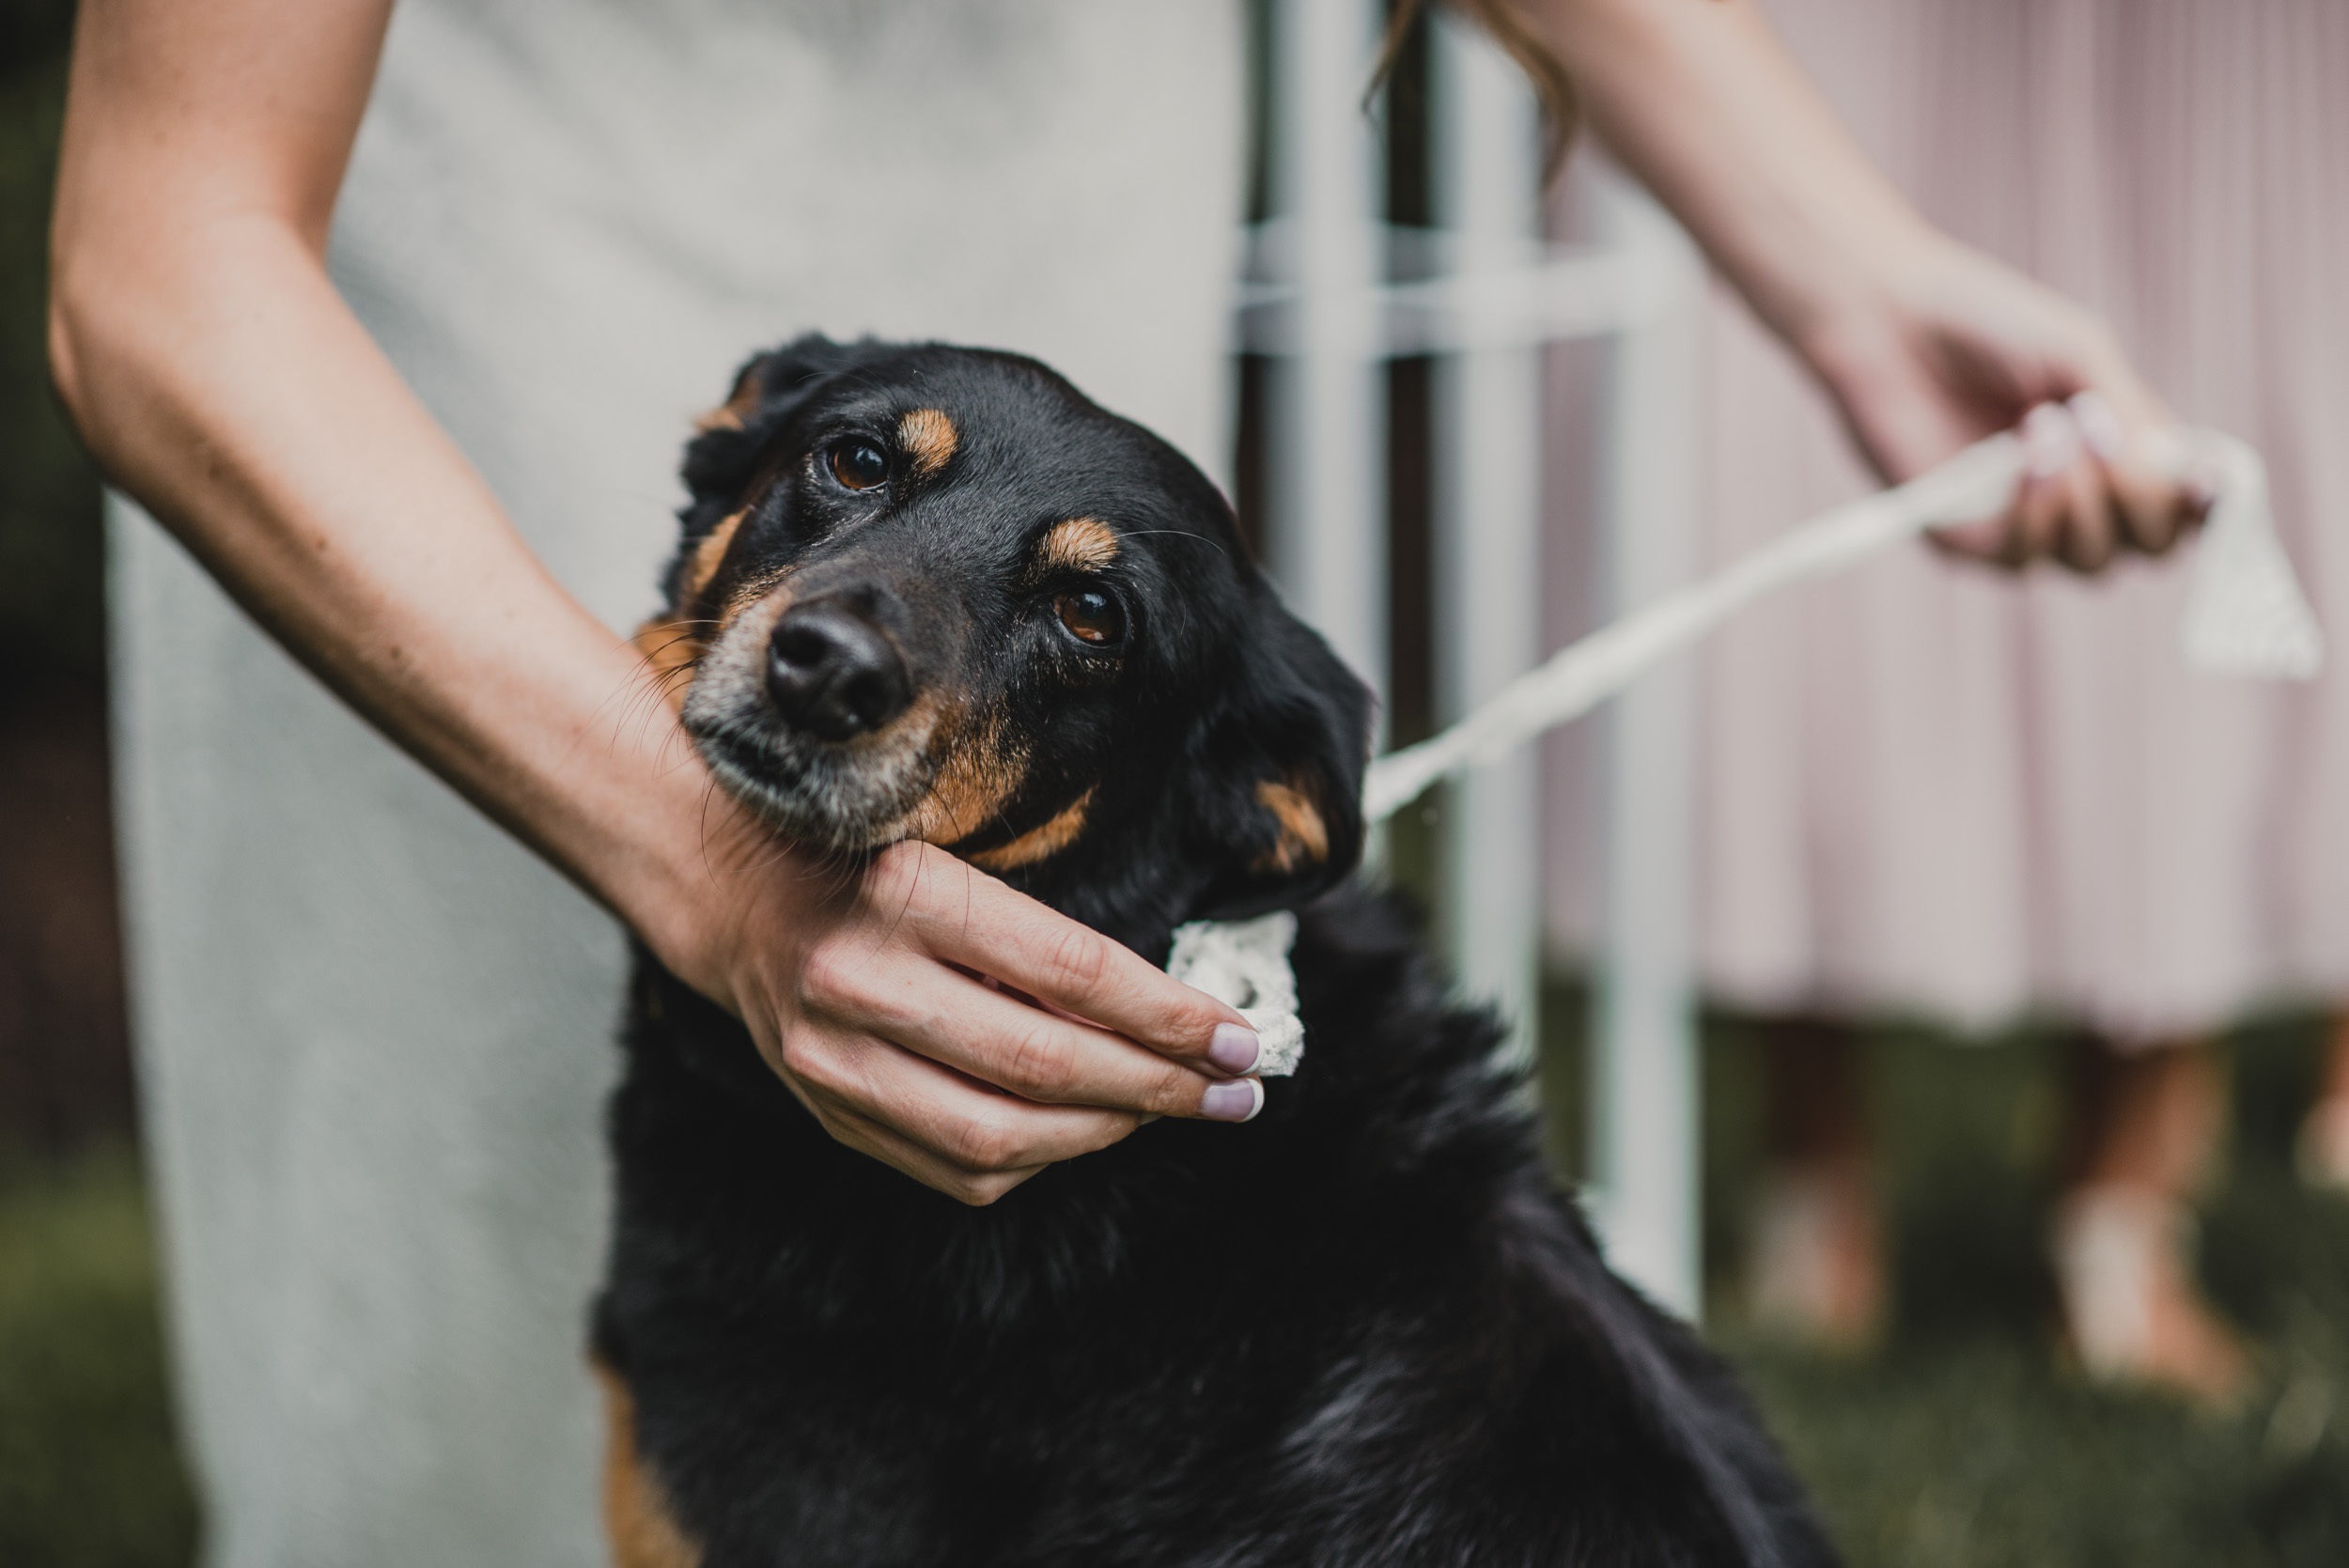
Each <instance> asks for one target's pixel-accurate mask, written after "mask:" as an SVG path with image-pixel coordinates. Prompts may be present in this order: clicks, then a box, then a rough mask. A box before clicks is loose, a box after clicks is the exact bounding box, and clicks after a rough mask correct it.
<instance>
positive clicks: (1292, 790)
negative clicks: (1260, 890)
mask: <svg viewBox="0 0 2349 1568" xmlns="http://www.w3.org/2000/svg"><path fill="white" fill-rule="evenodd" d="M1256 803H1257V804H1258V805H1260V806H1262V807H1264V808H1265V810H1267V811H1268V812H1270V813H1271V814H1272V815H1273V816H1274V817H1276V818H1277V819H1279V821H1280V824H1281V838H1280V841H1279V842H1278V843H1276V844H1275V845H1273V846H1272V847H1271V848H1269V849H1268V850H1266V851H1265V852H1264V853H1263V854H1262V855H1260V856H1258V857H1257V858H1256V869H1257V870H1258V871H1294V870H1296V869H1297V864H1298V862H1299V861H1313V862H1315V863H1319V862H1323V861H1326V860H1328V859H1329V858H1330V827H1329V824H1328V823H1326V822H1324V821H1322V819H1321V812H1320V810H1319V808H1317V807H1316V806H1315V804H1314V803H1313V801H1312V800H1308V799H1307V798H1306V796H1305V792H1304V791H1303V790H1300V789H1298V788H1296V787H1295V786H1294V785H1291V784H1281V783H1279V782H1277V781H1275V780H1272V779H1267V780H1265V781H1264V782H1263V783H1261V784H1258V785H1256Z"/></svg>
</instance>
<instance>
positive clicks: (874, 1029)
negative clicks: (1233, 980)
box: [639, 797, 1261, 1203]
mask: <svg viewBox="0 0 2349 1568" xmlns="http://www.w3.org/2000/svg"><path fill="white" fill-rule="evenodd" d="M709 818H710V820H709V823H708V829H707V831H706V833H705V835H704V845H705V853H704V857H703V862H704V865H703V870H702V874H701V875H699V876H698V877H694V878H692V881H694V882H696V883H698V889H699V891H698V893H697V894H696V895H694V896H691V897H688V898H684V899H681V900H677V901H675V902H674V904H673V907H672V909H671V911H670V914H669V917H668V918H666V919H659V920H653V921H647V922H644V923H640V927H639V928H640V930H645V931H646V939H647V941H648V942H650V944H651V945H652V946H653V948H654V950H655V952H656V953H657V954H659V955H660V956H661V961H662V962H663V963H664V964H666V965H667V966H668V968H669V970H670V971H671V972H672V973H674V974H676V975H677V977H678V978H679V979H681V980H683V981H685V982H686V983H687V984H688V985H690V986H693V987H694V988H695V989H697V990H699V991H701V992H702V993H703V994H704V995H706V996H708V997H709V998H710V999H711V1000H713V1001H717V1002H718V1003H719V1004H721V1005H722V1006H723V1007H725V1008H726V1009H727V1010H728V1011H730V1012H732V1013H733V1014H735V1015H736V1016H737V1017H739V1018H741V1020H742V1021H743V1023H744V1024H745V1025H746V1026H747V1027H748V1028H749V1030H750V1032H751V1035H752V1038H753V1039H754V1041H755V1042H756V1044H757V1047H758V1050H759V1054H760V1055H761V1056H762V1057H763V1058H764V1059H765V1061H766V1063H767V1064H768V1065H769V1066H770V1067H771V1068H773V1069H774V1071H775V1073H776V1075H777V1076H778V1077H780V1078H781V1079H783V1080H784V1082H785V1083H786V1085H787V1086H788V1087H789V1088H790V1090H791V1092H792V1093H793V1094H795V1095H797V1096H798V1097H799V1099H800V1101H801V1103H802V1104H803V1105H805V1106H806V1107H807V1109H808V1110H809V1111H810V1112H811V1113H813V1114H814V1115H815V1116H816V1118H817V1121H818V1122H820V1123H821V1124H822V1126H824V1129H825V1130H826V1131H827V1132H829V1133H831V1134H832V1137H833V1138H835V1139H837V1140H839V1141H841V1142H842V1143H845V1144H847V1145H848V1147H850V1148H852V1149H856V1150H859V1151H860V1152H862V1153H864V1154H867V1155H870V1156H871V1157H874V1158H876V1159H879V1160H880V1161H881V1162H883V1163H884V1164H887V1165H890V1166H893V1167H894V1168H895V1169H897V1170H899V1171H902V1172H905V1173H906V1174H907V1175H910V1176H911V1177H913V1178H914V1179H915V1180H916V1181H919V1182H922V1183H924V1184H925V1185H926V1186H929V1187H932V1188H937V1189H938V1190H939V1191H941V1192H944V1193H947V1194H949V1195H950V1196H952V1197H955V1198H957V1199H960V1200H961V1201H962V1202H964V1203H992V1202H994V1201H995V1200H996V1199H998V1198H1000V1197H1002V1196H1003V1194H1004V1193H1006V1192H1009V1191H1010V1190H1011V1189H1012V1188H1015V1187H1017V1186H1019V1184H1020V1183H1021V1182H1024V1181H1026V1180H1027V1179H1028V1178H1029V1177H1030V1176H1033V1175H1034V1174H1035V1173H1036V1172H1038V1171H1041V1170H1043V1169H1044V1168H1045V1167H1046V1166H1048V1165H1051V1164H1054V1163H1056V1162H1058V1161H1060V1160H1064V1159H1070V1158H1074V1157H1077V1156H1079V1155H1083V1154H1090V1153H1092V1152H1093V1151H1095V1150H1097V1149H1101V1148H1105V1147H1107V1146H1108V1145H1109V1144H1112V1143H1114V1142H1116V1141H1118V1140H1120V1139H1122V1138H1124V1137H1125V1136H1126V1135H1127V1134H1128V1133H1130V1132H1132V1131H1133V1130H1134V1129H1135V1128H1136V1127H1137V1126H1141V1125H1142V1123H1143V1122H1144V1121H1147V1120H1151V1119H1153V1118H1155V1117H1157V1116H1160V1115H1175V1116H1191V1117H1198V1116H1210V1117H1211V1118H1212V1119H1217V1120H1236V1119H1241V1118H1238V1117H1235V1116H1232V1115H1230V1114H1224V1115H1215V1114H1214V1113H1213V1112H1212V1111H1211V1110H1206V1109H1204V1108H1203V1107H1204V1106H1221V1104H1222V1103H1223V1102H1226V1101H1233V1100H1237V1099H1238V1098H1240V1097H1241V1096H1240V1094H1239V1090H1240V1089H1241V1088H1244V1087H1245V1086H1246V1085H1247V1083H1248V1081H1249V1080H1245V1079H1242V1080H1239V1083H1238V1085H1235V1084H1233V1082H1232V1081H1231V1075H1230V1074H1229V1073H1227V1072H1225V1071H1224V1070H1222V1069H1221V1068H1218V1067H1217V1066H1215V1065H1214V1064H1213V1062H1212V1061H1211V1059H1210V1058H1209V1054H1208V1053H1209V1051H1210V1050H1211V1049H1216V1050H1218V1052H1219V1054H1222V1055H1224V1056H1225V1057H1226V1059H1227V1060H1228V1059H1229V1052H1230V1048H1231V1047H1232V1044H1233V1041H1234V1039H1235V1033H1234V1029H1233V1026H1238V1029H1239V1032H1242V1033H1244V1032H1245V1026H1244V1024H1243V1023H1242V1021H1241V1020H1240V1018H1239V1017H1238V1015H1237V1013H1235V1012H1233V1011H1232V1010H1231V1009H1230V1008H1228V1007H1226V1006H1224V1005H1223V1004H1222V1003H1221V1002H1218V1001H1214V1000H1213V999H1211V998H1208V997H1206V996H1204V995H1202V994H1201V993H1199V992H1197V991H1193V990H1191V989H1190V987H1188V986H1183V985H1181V984H1179V983H1177V982H1175V981H1174V980H1172V979H1169V978H1168V977H1167V976H1166V974H1164V973H1163V972H1162V971H1160V970H1158V969H1157V968H1155V967H1154V966H1152V965H1151V964H1149V963H1147V962H1145V961H1144V960H1143V959H1142V958H1141V957H1139V956H1137V955H1135V954H1133V953H1132V952H1130V951H1128V949H1126V948H1124V947H1122V946H1120V945H1119V944H1117V943H1116V942H1113V941H1112V940H1110V939H1108V938H1106V937H1103V936H1101V935H1100V934H1099V933H1097V932H1095V931H1093V930H1091V929H1089V928H1088V927H1086V926H1083V925H1081V924H1078V923H1076V922H1075V921H1072V920H1070V919H1068V918H1067V917H1066V916H1064V915H1062V914H1060V913H1058V912H1057V911H1055V910H1052V909H1050V908H1046V907H1045V906H1044V905H1042V904H1039V903H1037V902H1035V901H1034V899H1031V898H1029V897H1027V896H1026V895H1024V894H1022V893H1017V892H1015V891H1014V890H1012V889H1011V888H1009V887H1006V886H1005V885H1003V883H1002V882H1000V881H998V880H996V879H995V878H994V877H989V876H988V875H987V874H986V873H985V872H983V871H980V870H978V869H977V868H975V867H973V866H971V865H969V864H968V863H966V862H962V861H959V860H957V859H956V858H955V857H954V856H952V855H950V854H948V853H947V852H946V851H944V850H942V849H939V848H936V847H934V846H929V845H926V844H918V843H905V844H898V845H894V846H890V847H889V848H887V849H884V850H882V851H880V852H879V854H878V855H875V856H872V857H871V858H870V859H869V860H860V861H847V860H843V859H842V858H840V857H837V856H827V855H823V854H819V853H817V852H814V851H810V850H806V849H803V848H800V847H797V846H792V845H789V844H787V843H786V842H784V841H783V840H781V839H778V838H777V837H775V836H774V835H773V833H772V832H771V831H769V830H768V829H766V828H765V827H764V826H763V825H762V824H760V823H758V822H757V821H756V820H755V819H754V818H753V817H752V816H751V815H750V814H749V813H748V812H747V811H744V810H743V809H741V808H740V807H739V806H734V805H732V804H731V803H730V802H725V801H724V800H723V797H713V798H712V800H711V801H710V804H709ZM979 976H992V977H994V983H993V984H990V983H988V982H987V981H985V980H982V979H980V978H977V977H979ZM1003 987H1011V988H1012V990H1013V992H1015V993H1024V996H1023V995H1019V994H1006V991H1005V990H1004V989H1003ZM1029 997H1032V998H1034V999H1036V1001H1041V1002H1045V1003H1049V1004H1050V1006H1051V1007H1052V1008H1057V1009H1059V1010H1060V1011H1061V1012H1062V1013H1065V1014H1066V1015H1070V1016H1069V1017H1062V1016H1056V1015H1055V1013H1054V1012H1052V1011H1048V1010H1047V1009H1046V1008H1044V1007H1039V1006H1035V1005H1031V1003H1030V1002H1029V1001H1027V1000H1025V998H1029ZM1084 1019H1094V1020H1098V1022H1099V1023H1101V1024H1106V1025H1109V1026H1111V1028H1101V1027H1096V1026H1095V1024H1093V1023H1087V1022H1084V1021H1082V1020H1084ZM1112 1029H1114V1030H1116V1031H1118V1032H1112ZM1247 1039H1248V1041H1249V1042H1250V1043H1252V1041H1253V1036H1252V1035H1248V1036H1247ZM1138 1042H1143V1043H1138ZM1217 1085H1222V1086H1223V1087H1222V1092H1221V1094H1220V1095H1218V1096H1216V1097H1214V1098H1213V1099H1210V1098H1209V1097H1208V1096H1207V1094H1206V1092H1207V1091H1208V1090H1209V1089H1210V1088H1211V1087H1214V1086H1217ZM1247 1094H1248V1095H1249V1097H1250V1098H1251V1099H1252V1103H1253V1104H1261V1092H1260V1091H1258V1090H1254V1089H1248V1090H1247ZM1250 1113H1251V1114H1252V1110H1251V1112H1250Z"/></svg>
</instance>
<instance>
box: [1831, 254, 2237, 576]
mask: <svg viewBox="0 0 2349 1568" xmlns="http://www.w3.org/2000/svg"><path fill="white" fill-rule="evenodd" d="M1788 336H1789V340H1790V341H1791V342H1793V343H1794V345H1795V346H1796V348H1797V351H1798V352H1800V353H1801V355H1802V356H1803V358H1805V359H1806V360H1807V361H1808V362H1809V363H1810V365H1811V366H1812V369H1813V371H1815V372H1816V373H1817V375H1818V376H1819V378H1820V380H1822V381H1823V382H1824V383H1825V384H1826V386H1827V388H1828V392H1829V393H1830V394H1831V395H1832V396H1834V398H1835V399H1836V401H1837V403H1838V405H1839V406H1840V407H1841V410H1842V411H1843V417H1844V420H1845V423H1846V424H1847V426H1848V427H1849V428H1850V430H1851V432H1852V435H1853V437H1854V439H1855V440H1856V441H1857V442H1858V443H1859V448H1860V450H1861V452H1862V453H1863V455H1865V456H1866V458H1868V460H1869V461H1870V462H1871V463H1872V464H1873V465H1874V466H1875V469H1876V471H1877V473H1878V474H1880V475H1881V476H1882V477H1884V478H1885V479H1886V480H1888V481H1890V482H1895V483H1897V482H1899V481H1902V480H1906V479H1910V478H1913V477H1915V476H1916V475H1917V474H1921V473H1923V472H1924V471H1925V470H1927V469H1929V468H1932V467H1934V466H1935V465H1936V464H1937V463H1940V462H1942V461H1943V460H1945V459H1947V458H1951V457H1952V456H1954V455H1955V454H1956V453H1957V452H1958V451H1959V450H1960V449H1961V448H1963V447H1965V446H1967V445H1968V444H1970V443H1972V442H1976V441H1979V440H1981V439H1983V437H1985V436H1988V435H1991V434H1993V433H1995V432H1997V431H1999V430H2005V429H2012V428H2015V427H2021V428H2022V430H2023V434H2024V440H2025V443H2026V449H2027V452H2028V454H2029V458H2030V472H2029V474H2028V475H2027V477H2026V478H2025V480H2024V483H2023V487H2022V489H2021V490H2020V492H2019V493H2018V494H2017V496H2016V498H2015V503H2014V505H2012V506H2010V507H2009V508H2008V510H2007V511H2006V513H2005V514H2004V515H2003V516H2000V517H1998V518H1993V519H1989V520H1985V521H1983V522H1980V523H1973V524H1967V525H1964V526H1961V527H1953V528H1947V529H1942V530H1939V531H1937V533H1936V534H1935V536H1934V542H1935V543H1936V544H1937V545H1938V546H1939V547H1940V548H1941V549H1942V550H1943V551H1945V552H1947V553H1950V554H1952V555H1958V556H1964V557H1968V558H1972V559H1976V560H1982V561H1987V562H1992V563H1995V564H1999V565H2002V566H2008V567H2023V566H2027V565H2030V563H2033V562H2036V561H2041V560H2050V559H2052V560H2055V561H2059V562H2061V563H2062V564H2063V565H2065V566H2067V567H2072V568H2073V569H2075V570H2077V571H2082V572H2093V571H2098V570H2101V569H2103V568H2104V567H2106V566H2108V565H2109V564H2110V563H2111V562H2112V561H2114V560H2115V559H2117V558H2118V557H2120V556H2122V555H2123V554H2125V553H2128V552H2130V551H2141V552H2143V553H2145V554H2148V555H2158V554H2161V553H2162V552H2164V551H2167V550H2168V549H2170V546H2171V545H2172V544H2174V543H2175V542H2176V541H2177V539H2178V537H2179V536H2180V535H2181V534H2182V533H2183V532H2184V531H2185V530H2186V528H2187V527H2189V526H2190V525H2191V524H2192V523H2193V522H2194V521H2195V520H2197V519H2199V517H2200V516H2201V511H2202V509H2203V503H2202V500H2201V497H2200V496H2199V495H2198V494H2197V493H2196V491H2195V489H2194V488H2193V487H2192V486H2191V485H2188V484H2184V483H2181V482H2180V481H2179V480H2177V479H2175V478H2172V477H2167V476H2165V475H2164V474H2161V473H2160V472H2158V471H2157V470H2156V469H2155V466H2154V464H2153V462H2152V460H2151V458H2150V455H2149V454H2150V452H2151V449H2152V447H2153V444H2154V442H2155V441H2157V440H2158V438H2159V435H2160V433H2161V432H2162V431H2164V430H2165V429H2167V428H2169V427H2171V426H2172V425H2174V423H2175V421H2174V420H2173V419H2172V417H2171V416H2170V413H2169V411H2167V410H2166V409H2164V408H2163V407H2162V405H2161V403H2160V401H2159V400H2158V399H2157V398H2155V396H2154V395H2153V394H2152V392H2151V391H2150V390H2148V389H2147V388H2146V386H2145V385H2144V383H2143V382H2142V381H2140V380H2139V379H2138V376H2137V374H2136V372H2135V370H2134V369H2133V368H2132V367H2131V366H2130V365H2129V363H2128V360H2127V358H2126V356H2125V355H2123V353H2122V351H2121V349H2120V347H2119V345H2118V344H2117V343H2116V342H2115V341H2114V340H2113V338H2112V335H2111V334H2110V333H2109V332H2108V331H2107V330H2106V328H2105V327H2104V325H2103V324H2102V323H2101V322H2099V321H2097V320H2096V319H2095V318H2093V317H2092V316H2091V315H2089V314H2088V313H2087V312H2086V311H2084V310H2082V309H2081V308H2080V307H2078V306H2077V305H2076V304H2074V303H2072V302H2071V301H2069V300H2067V299H2065V298H2063V297H2062V296H2061V295H2060V294H2057V293H2055V292H2054V291H2053V290H2051V289H2048V288H2046V287H2043V286H2042V285H2040V284H2038V283H2036V282H2034V281H2033V280H2031V279H2030V278H2028V277H2026V276H2024V275H2023V274H2022V273H2020V272H2015V271H2013V270H2011V269H2009V268H2007V267H2005V266H2004V265H2002V264H2000V263H1999V262H1997V261H1995V260H1993V259H1991V258H1990V257H1988V256H1983V255H1982V254H1981V253H1979V252H1976V251H1973V250H1970V249H1968V248H1967V247H1965V246H1963V245H1959V244H1957V243H1955V242H1954V241H1949V240H1947V239H1945V238H1943V237H1941V236H1938V235H1935V234H1930V233H1928V234H1927V235H1926V236H1925V237H1923V238H1921V239H1920V240H1919V241H1916V242H1914V243H1912V244H1911V245H1909V246H1907V247H1906V248H1905V249H1903V250H1901V251H1899V252H1897V253H1892V254H1891V256H1890V259H1888V260H1887V261H1886V262H1885V263H1884V264H1883V265H1881V266H1879V267H1878V268H1876V269H1875V273H1874V276H1873V277H1871V278H1869V280H1868V282H1867V284H1866V286H1865V287H1861V288H1859V289H1850V290H1846V291H1845V294H1844V297H1843V298H1842V299H1839V300H1836V301H1833V302H1829V303H1825V304H1823V305H1821V306H1820V307H1819V308H1817V309H1816V310H1815V311H1814V312H1812V314H1811V316H1810V318H1809V319H1808V320H1807V321H1806V323H1805V325H1804V326H1803V328H1802V329H1801V330H1799V331H1795V332H1790V333H1789V334H1788Z"/></svg>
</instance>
